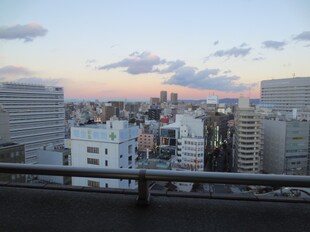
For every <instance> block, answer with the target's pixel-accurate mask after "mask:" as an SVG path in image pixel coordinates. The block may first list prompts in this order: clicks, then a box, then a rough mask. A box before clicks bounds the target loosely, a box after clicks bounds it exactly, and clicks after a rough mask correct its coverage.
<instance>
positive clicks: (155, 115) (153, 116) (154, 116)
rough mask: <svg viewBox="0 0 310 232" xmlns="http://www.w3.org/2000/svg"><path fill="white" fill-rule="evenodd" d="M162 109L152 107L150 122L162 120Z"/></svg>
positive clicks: (149, 113)
mask: <svg viewBox="0 0 310 232" xmlns="http://www.w3.org/2000/svg"><path fill="white" fill-rule="evenodd" d="M160 113H161V109H160V108H158V106H154V105H152V106H151V107H150V109H149V110H148V120H156V121H159V119H160Z"/></svg>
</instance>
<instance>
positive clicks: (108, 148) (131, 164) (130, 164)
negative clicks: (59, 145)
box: [71, 121, 138, 188]
mask: <svg viewBox="0 0 310 232" xmlns="http://www.w3.org/2000/svg"><path fill="white" fill-rule="evenodd" d="M137 139H138V127H137V126H133V125H129V124H128V122H127V121H107V123H106V125H105V124H97V125H85V126H81V127H72V128H71V159H72V166H74V167H94V168H135V159H136V157H137V150H138V149H137ZM72 185H78V186H95V187H106V188H135V187H136V185H135V182H134V181H130V180H114V179H96V178H78V177H73V178H72Z"/></svg>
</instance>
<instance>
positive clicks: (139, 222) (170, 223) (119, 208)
mask: <svg viewBox="0 0 310 232" xmlns="http://www.w3.org/2000/svg"><path fill="white" fill-rule="evenodd" d="M45 167H46V168H43V165H40V166H39V165H37V167H34V166H31V165H17V166H15V168H14V165H13V166H12V165H7V164H0V171H1V172H10V173H14V172H26V173H30V172H32V173H42V172H44V174H50V175H52V173H53V175H55V174H57V175H64V174H66V175H69V174H70V175H77V176H80V175H82V176H83V175H84V176H96V177H99V176H100V177H106V178H108V177H112V176H114V177H113V178H127V179H138V180H139V189H138V191H137V190H127V189H104V188H95V187H74V186H61V185H51V184H36V185H35V184H13V183H8V182H6V183H0V195H1V197H0V204H1V207H0V212H1V217H0V230H1V231H100V230H104V231H308V229H309V218H310V204H309V203H310V199H309V198H289V199H287V198H286V199H284V198H283V197H278V198H273V199H272V198H270V197H260V196H249V195H246V196H241V195H240V194H239V195H238V194H234V195H231V196H228V195H225V194H220V193H216V192H210V193H208V194H201V193H182V192H171V191H160V190H154V191H151V192H150V193H151V196H152V199H151V202H150V204H147V205H144V204H142V205H141V204H137V205H136V204H135V202H136V199H137V197H136V196H137V195H138V196H139V197H143V194H142V195H140V194H139V193H138V192H139V191H142V192H143V188H144V187H145V186H143V182H144V181H146V180H152V179H156V178H159V179H161V180H168V179H175V180H177V181H181V180H182V181H194V180H195V181H202V182H204V181H209V182H212V183H213V182H223V183H227V182H229V183H230V182H235V183H244V184H245V183H251V184H260V183H262V181H265V183H268V184H272V183H273V184H275V185H282V184H288V185H292V186H297V185H300V186H307V187H310V177H296V176H278V175H270V178H267V176H268V175H251V174H247V175H245V174H234V173H230V174H226V173H213V174H212V173H203V172H201V173H195V172H167V171H154V170H153V171H152V170H124V169H122V171H120V170H117V171H116V170H111V169H110V170H105V171H103V170H102V169H101V171H100V170H99V169H96V170H93V171H92V172H88V171H87V170H86V169H85V170H84V169H74V168H72V167H71V168H70V167H61V168H59V167H58V168H55V167H52V166H45ZM96 173H97V174H96ZM126 173H127V174H126ZM42 174H43V173H42ZM139 175H142V177H143V178H140V177H139ZM229 176H230V177H229Z"/></svg>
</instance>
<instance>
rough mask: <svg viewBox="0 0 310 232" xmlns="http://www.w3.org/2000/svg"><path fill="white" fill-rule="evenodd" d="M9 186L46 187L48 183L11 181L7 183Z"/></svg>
mask: <svg viewBox="0 0 310 232" xmlns="http://www.w3.org/2000/svg"><path fill="white" fill-rule="evenodd" d="M7 186H9V187H17V188H45V186H46V184H28V183H14V182H10V183H8V184H7Z"/></svg>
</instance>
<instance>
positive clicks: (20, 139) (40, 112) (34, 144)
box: [0, 83, 65, 163]
mask: <svg viewBox="0 0 310 232" xmlns="http://www.w3.org/2000/svg"><path fill="white" fill-rule="evenodd" d="M0 104H2V105H3V108H4V109H5V110H6V111H7V112H8V113H9V116H10V133H11V140H12V141H13V142H16V143H20V144H25V145H26V146H25V149H26V163H37V154H36V151H37V150H38V149H40V148H42V147H43V146H46V145H48V144H54V145H62V144H63V143H64V137H65V128H64V121H65V112H64V91H63V88H62V87H51V86H42V85H29V84H18V83H0Z"/></svg>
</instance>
